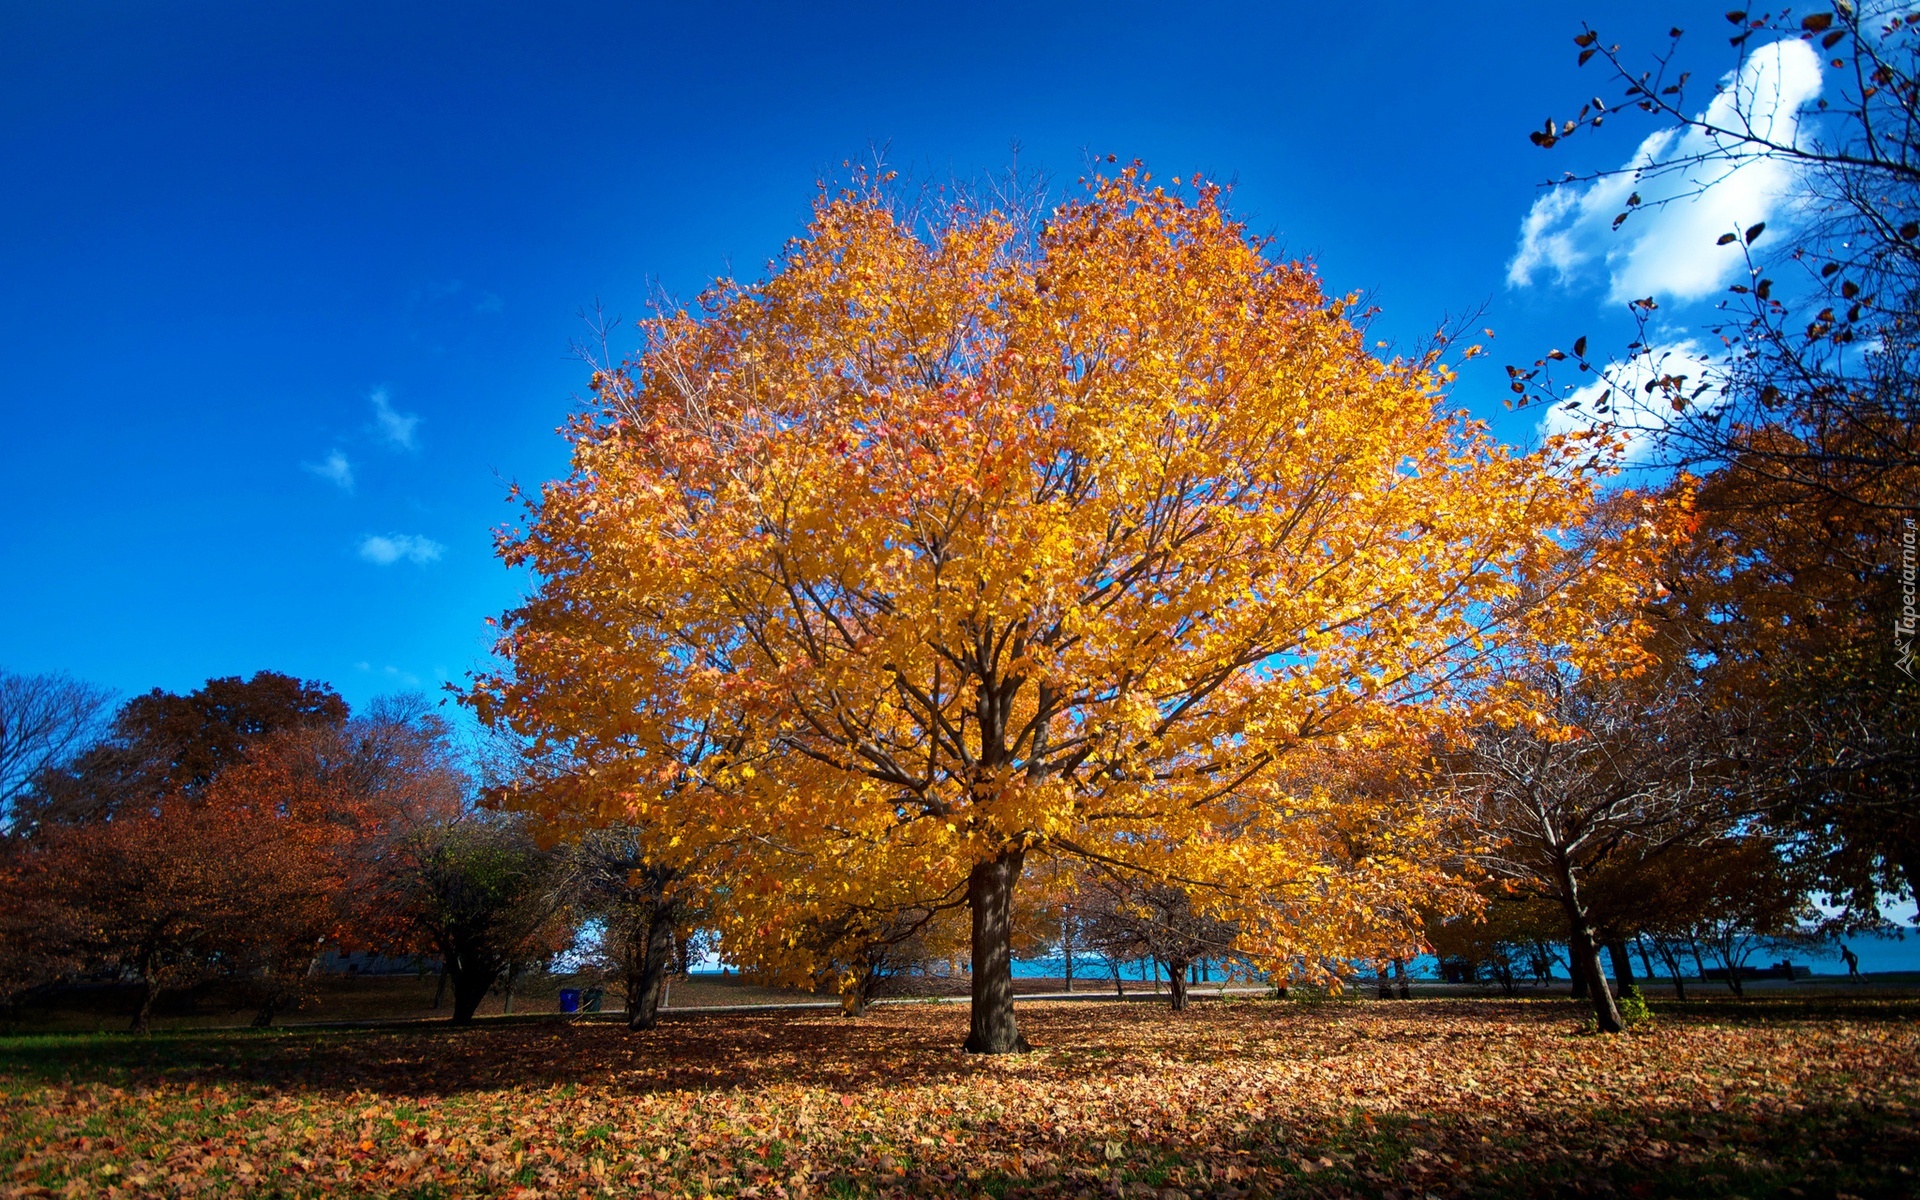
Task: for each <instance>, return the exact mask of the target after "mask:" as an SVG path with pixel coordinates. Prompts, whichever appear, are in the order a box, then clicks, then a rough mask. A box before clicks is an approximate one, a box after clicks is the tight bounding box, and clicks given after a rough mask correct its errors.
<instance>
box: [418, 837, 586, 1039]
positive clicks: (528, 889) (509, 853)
mask: <svg viewBox="0 0 1920 1200" xmlns="http://www.w3.org/2000/svg"><path fill="white" fill-rule="evenodd" d="M393 866H394V870H393V875H392V882H391V885H390V886H391V887H392V889H393V892H392V895H393V898H394V901H395V904H396V911H397V912H398V913H399V915H400V917H401V919H402V920H404V921H405V922H406V923H407V924H408V926H410V927H411V929H412V930H413V931H414V932H415V933H416V934H417V936H419V937H420V938H421V939H422V940H423V941H424V942H425V943H426V944H428V945H430V946H432V947H433V948H434V950H436V951H437V952H438V953H439V955H440V958H441V961H442V963H443V964H444V966H443V969H444V970H445V972H446V975H447V978H448V980H449V981H451V982H452V984H453V1023H454V1024H456V1025H465V1024H468V1023H469V1022H471V1021H472V1020H473V1015H474V1013H475V1012H476V1011H478V1010H479V1007H480V1002H481V1001H482V1000H484V999H485V998H486V995H487V993H488V991H490V990H492V988H493V986H494V984H495V982H497V981H498V980H499V979H500V977H501V974H502V972H504V971H506V970H507V969H508V968H509V967H511V966H512V965H514V964H516V963H523V962H526V961H528V960H529V959H535V958H541V957H545V956H548V955H550V954H551V953H552V952H553V951H554V950H556V949H558V948H560V947H561V946H564V945H566V944H569V943H570V942H571V938H570V937H566V936H563V931H562V929H561V927H562V926H563V925H564V924H565V923H566V918H567V913H566V910H565V909H564V908H563V907H562V906H561V904H560V903H559V902H558V901H557V899H556V895H557V893H556V889H555V888H554V886H553V883H554V878H553V876H554V872H555V871H556V869H557V863H556V860H555V857H554V855H553V854H552V853H551V852H549V851H545V850H542V849H541V848H540V847H539V846H538V845H537V844H536V843H535V842H534V840H533V838H532V837H531V836H529V835H528V833H527V831H526V830H525V828H524V827H523V823H522V822H519V821H516V820H512V819H508V818H501V817H496V816H493V815H491V814H486V813H483V812H474V813H469V814H468V815H466V816H464V817H462V818H461V819H459V820H456V821H451V822H448V823H446V824H443V825H434V826H429V827H427V828H425V829H421V830H418V831H416V832H415V833H413V834H412V835H411V836H409V837H407V838H406V839H405V840H404V841H402V842H401V843H400V844H399V845H398V846H397V847H396V849H395V856H394V864H393Z"/></svg>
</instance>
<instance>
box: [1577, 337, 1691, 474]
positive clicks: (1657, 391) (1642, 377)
mask: <svg viewBox="0 0 1920 1200" xmlns="http://www.w3.org/2000/svg"><path fill="white" fill-rule="evenodd" d="M1717 370H1718V368H1716V367H1715V365H1714V363H1713V360H1712V359H1711V358H1709V357H1708V356H1707V354H1706V352H1705V351H1704V350H1702V349H1701V347H1700V345H1699V343H1697V342H1694V341H1692V340H1684V341H1677V342H1670V343H1667V344H1665V345H1658V346H1654V347H1653V348H1652V349H1651V351H1650V352H1649V353H1647V354H1645V355H1641V356H1636V357H1635V358H1634V359H1633V360H1632V361H1631V362H1628V363H1624V364H1617V365H1615V366H1614V367H1612V368H1610V369H1608V370H1607V371H1606V372H1605V373H1603V374H1602V375H1601V377H1600V378H1598V379H1596V380H1594V381H1593V382H1592V383H1590V384H1588V385H1587V386H1585V387H1583V388H1580V389H1578V390H1577V391H1575V392H1574V393H1573V394H1572V395H1570V396H1568V397H1567V398H1566V399H1565V400H1563V401H1561V402H1560V403H1558V404H1556V405H1554V406H1553V407H1552V408H1550V409H1548V410H1547V411H1546V414H1545V415H1544V416H1542V417H1541V418H1540V432H1541V434H1543V435H1545V436H1552V435H1555V434H1563V433H1580V432H1585V431H1589V430H1602V431H1608V432H1611V433H1613V434H1614V435H1615V436H1616V437H1617V439H1618V440H1619V443H1620V451H1619V457H1620V461H1621V462H1622V463H1624V464H1627V465H1637V464H1642V463H1646V462H1648V461H1650V460H1651V459H1652V458H1653V452H1654V450H1655V448H1656V443H1657V442H1658V441H1659V438H1660V435H1661V434H1662V433H1664V432H1665V431H1666V430H1667V429H1668V428H1670V427H1671V426H1672V425H1673V423H1674V421H1675V420H1677V419H1679V413H1677V412H1676V411H1675V410H1674V408H1673V404H1672V401H1671V400H1669V399H1668V392H1667V391H1666V390H1665V389H1662V388H1660V387H1659V386H1657V384H1656V383H1655V381H1656V380H1667V381H1669V382H1670V383H1671V384H1672V386H1674V387H1675V388H1678V389H1679V390H1680V391H1681V392H1683V393H1685V394H1686V395H1688V396H1689V397H1691V396H1692V395H1693V393H1694V392H1695V391H1696V390H1697V389H1698V388H1699V387H1700V385H1701V384H1703V383H1704V384H1709V385H1714V384H1716V383H1717V382H1718V378H1719V377H1718V376H1717V374H1716V372H1717ZM1717 394H1718V393H1717V392H1716V391H1714V390H1713V389H1712V387H1711V386H1710V388H1709V391H1708V392H1706V393H1705V394H1703V395H1702V396H1701V397H1700V398H1699V400H1698V401H1696V403H1697V405H1698V407H1691V406H1690V407H1689V408H1688V410H1687V411H1688V413H1689V414H1690V417H1689V419H1691V418H1692V417H1697V416H1700V415H1701V414H1702V413H1704V412H1708V411H1711V410H1712V409H1713V408H1714V407H1715V403H1714V400H1713V397H1715V396H1717ZM1602 404H1604V405H1605V406H1606V407H1605V408H1602V407H1600V406H1601V405H1602Z"/></svg>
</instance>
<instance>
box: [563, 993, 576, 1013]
mask: <svg viewBox="0 0 1920 1200" xmlns="http://www.w3.org/2000/svg"><path fill="white" fill-rule="evenodd" d="M560 1011H561V1012H563V1013H577V1012H579V1011H580V989H579V988H561V989H560Z"/></svg>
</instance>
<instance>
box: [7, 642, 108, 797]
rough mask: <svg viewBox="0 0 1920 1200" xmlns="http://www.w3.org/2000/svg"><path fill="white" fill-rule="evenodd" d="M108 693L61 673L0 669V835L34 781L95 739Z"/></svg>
mask: <svg viewBox="0 0 1920 1200" xmlns="http://www.w3.org/2000/svg"><path fill="white" fill-rule="evenodd" d="M107 697H108V693H107V692H106V691H105V690H104V689H101V688H97V687H94V686H93V685H91V684H86V683H81V682H80V681H79V680H76V679H69V678H68V677H67V676H65V675H21V674H17V673H15V672H13V671H4V670H0V833H5V832H11V831H12V829H13V826H14V805H15V802H16V801H17V800H18V799H19V798H20V797H21V796H22V795H23V794H24V793H25V792H26V791H27V789H28V787H29V786H30V785H31V784H32V782H33V781H34V779H35V778H36V777H38V776H39V775H41V774H42V773H45V772H50V771H53V770H55V769H57V768H59V767H61V766H64V765H65V764H66V763H67V761H68V760H69V759H71V758H73V757H74V756H75V755H77V754H78V753H79V752H80V751H81V750H82V749H83V748H84V747H85V746H86V745H87V743H88V741H89V740H90V739H91V738H92V737H93V736H94V735H95V733H96V726H97V725H98V723H99V720H100V715H101V713H102V711H103V710H104V709H105V708H106V705H107Z"/></svg>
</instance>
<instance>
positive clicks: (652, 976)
mask: <svg viewBox="0 0 1920 1200" xmlns="http://www.w3.org/2000/svg"><path fill="white" fill-rule="evenodd" d="M558 887H559V890H560V892H561V893H562V895H564V896H565V897H566V899H567V902H568V903H569V904H571V905H572V906H573V907H574V908H575V909H576V910H577V911H578V912H579V913H580V914H581V915H582V916H585V917H588V918H591V919H593V920H596V921H598V922H600V923H601V926H602V930H603V932H602V937H601V945H602V947H603V948H604V950H605V952H606V953H607V954H608V956H609V957H610V958H611V959H612V960H613V963H614V965H615V968H616V970H617V972H618V974H619V977H620V979H621V982H622V983H623V984H624V985H625V989H626V1006H627V1028H628V1029H633V1030H641V1029H652V1028H653V1027H654V1025H655V1023H656V1022H657V1021H658V1019H659V1009H660V1002H661V993H662V991H663V989H664V985H665V982H666V977H667V972H668V970H669V968H670V967H673V966H675V965H677V964H676V963H675V959H676V957H677V952H678V951H679V949H680V946H681V944H682V942H683V940H684V938H685V937H686V935H687V933H688V932H689V930H688V928H687V926H688V924H689V922H690V921H691V920H692V919H694V917H695V916H696V914H697V913H698V911H699V906H698V905H697V904H696V903H694V902H693V901H692V900H691V899H690V896H689V894H688V890H687V888H688V880H687V877H686V873H685V872H683V871H681V870H679V869H677V868H675V867H672V866H669V865H666V864H665V863H662V862H660V861H659V859H658V856H657V855H649V853H648V841H647V835H646V832H645V831H644V830H642V829H640V828H638V827H635V826H632V825H624V824H616V825H607V826H603V827H600V828H597V829H589V830H586V831H584V832H583V833H581V834H580V835H579V837H578V839H577V840H576V841H574V842H572V843H571V844H567V845H565V846H563V847H562V849H561V850H560V879H559V883H558Z"/></svg>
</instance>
